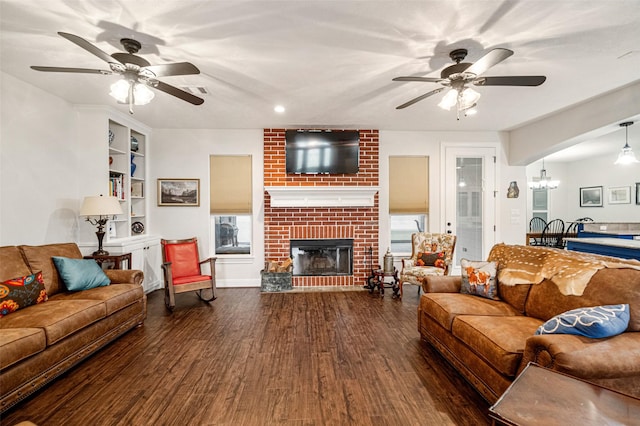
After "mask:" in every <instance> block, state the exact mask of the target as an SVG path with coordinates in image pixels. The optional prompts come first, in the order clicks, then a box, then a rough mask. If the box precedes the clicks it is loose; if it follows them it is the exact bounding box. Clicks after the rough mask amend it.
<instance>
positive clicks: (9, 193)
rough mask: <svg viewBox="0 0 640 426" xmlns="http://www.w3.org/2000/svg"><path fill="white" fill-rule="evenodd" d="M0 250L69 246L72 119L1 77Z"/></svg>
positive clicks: (73, 211) (61, 105)
mask: <svg viewBox="0 0 640 426" xmlns="http://www.w3.org/2000/svg"><path fill="white" fill-rule="evenodd" d="M0 78H1V90H2V96H1V98H2V101H1V105H2V111H1V113H0V117H1V118H0V120H1V122H2V128H1V130H0V144H1V145H0V153H1V157H0V245H16V244H31V245H37V244H45V243H56V242H66V241H74V240H75V238H76V234H77V229H78V215H77V212H78V209H79V206H80V200H79V195H78V181H79V180H80V179H82V176H79V175H78V156H79V152H78V145H77V142H76V132H75V113H74V110H73V108H72V106H71V105H70V104H68V103H67V102H66V101H64V100H62V99H60V98H58V97H56V96H53V95H51V94H49V93H47V92H44V91H42V90H40V89H38V88H36V87H35V86H32V85H29V84H26V83H24V82H22V81H21V80H18V79H16V78H14V77H12V76H10V75H8V74H5V73H2V74H1V77H0Z"/></svg>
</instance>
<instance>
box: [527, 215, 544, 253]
mask: <svg viewBox="0 0 640 426" xmlns="http://www.w3.org/2000/svg"><path fill="white" fill-rule="evenodd" d="M545 226H547V222H546V221H545V220H544V219H543V218H541V217H533V218H531V220H530V221H529V232H540V233H541V232H542V231H544V227H545ZM529 245H532V246H540V245H542V239H541V238H533V239H532V240H531V241H530V242H529Z"/></svg>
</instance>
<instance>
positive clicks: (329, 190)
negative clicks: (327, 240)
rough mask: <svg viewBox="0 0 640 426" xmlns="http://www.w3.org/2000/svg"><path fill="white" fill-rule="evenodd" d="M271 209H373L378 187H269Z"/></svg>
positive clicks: (267, 188)
mask: <svg viewBox="0 0 640 426" xmlns="http://www.w3.org/2000/svg"><path fill="white" fill-rule="evenodd" d="M264 189H265V191H267V192H268V193H269V195H270V196H271V207H373V206H374V196H375V195H376V193H377V192H378V190H379V187H377V186H313V187H308V186H303V187H301V186H267V187H265V188H264Z"/></svg>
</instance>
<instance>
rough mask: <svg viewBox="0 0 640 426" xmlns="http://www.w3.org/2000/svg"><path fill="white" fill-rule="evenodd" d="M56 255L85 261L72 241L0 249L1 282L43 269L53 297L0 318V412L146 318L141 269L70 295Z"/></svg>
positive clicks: (113, 274) (109, 273) (114, 273)
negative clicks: (103, 285) (107, 283)
mask: <svg viewBox="0 0 640 426" xmlns="http://www.w3.org/2000/svg"><path fill="white" fill-rule="evenodd" d="M52 256H62V257H69V258H78V259H80V258H82V254H81V253H80V250H79V249H78V246H77V245H76V244H74V243H62V244H49V245H41V246H6V247H0V282H4V281H7V280H11V279H14V278H18V277H22V276H26V275H29V274H32V273H36V272H37V271H42V276H43V278H44V284H45V289H46V291H47V295H48V298H49V299H48V301H46V302H44V303H39V304H36V305H32V306H28V307H25V308H23V309H19V310H17V311H15V312H12V313H10V314H8V315H6V316H4V317H2V318H0V384H1V385H0V393H1V395H0V413H1V412H4V411H6V410H8V409H9V408H10V407H12V406H13V405H15V404H16V403H18V402H19V401H21V400H22V399H24V398H26V397H27V396H29V395H30V394H32V393H34V392H35V391H37V390H38V389H40V388H41V387H42V386H44V385H45V384H47V383H49V382H51V381H52V380H54V379H55V378H56V377H58V376H60V375H61V374H62V373H64V372H65V371H67V370H69V369H70V368H71V367H73V366H74V365H76V364H77V363H79V362H80V361H82V360H83V359H85V358H86V357H88V356H90V355H91V354H93V353H95V352H96V351H98V350H99V349H100V348H102V347H103V346H105V345H106V344H108V343H109V342H111V341H112V340H114V339H116V338H117V337H118V336H120V335H122V334H123V333H125V332H126V331H128V330H130V329H132V328H134V327H137V326H139V325H141V324H143V322H144V319H145V316H146V296H145V294H144V292H143V289H142V280H143V273H142V271H137V270H108V271H105V272H106V274H107V276H108V277H109V279H110V280H111V284H110V285H108V286H105V287H97V288H92V289H90V290H83V291H77V292H68V291H66V289H65V287H64V284H63V283H62V280H61V279H60V277H59V275H58V272H57V269H56V268H55V266H54V264H53V261H52V259H51V257H52Z"/></svg>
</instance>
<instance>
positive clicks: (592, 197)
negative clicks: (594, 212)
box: [580, 186, 602, 207]
mask: <svg viewBox="0 0 640 426" xmlns="http://www.w3.org/2000/svg"><path fill="white" fill-rule="evenodd" d="M580 207H602V187H601V186H587V187H584V188H580Z"/></svg>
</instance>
